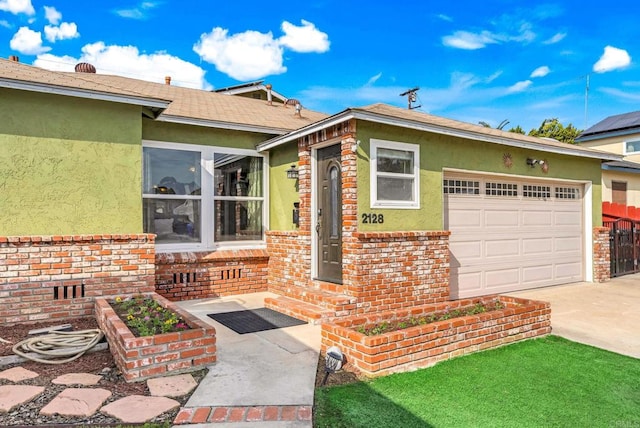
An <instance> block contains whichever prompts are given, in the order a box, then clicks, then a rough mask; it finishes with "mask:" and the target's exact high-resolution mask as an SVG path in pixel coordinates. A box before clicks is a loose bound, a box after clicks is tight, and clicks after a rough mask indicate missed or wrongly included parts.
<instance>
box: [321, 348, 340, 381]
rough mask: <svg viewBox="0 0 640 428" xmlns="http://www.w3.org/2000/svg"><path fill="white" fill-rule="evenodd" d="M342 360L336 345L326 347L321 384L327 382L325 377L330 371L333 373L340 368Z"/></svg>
mask: <svg viewBox="0 0 640 428" xmlns="http://www.w3.org/2000/svg"><path fill="white" fill-rule="evenodd" d="M343 361H344V355H342V351H340V349H339V348H338V347H337V346H332V347H331V348H329V349H327V354H326V356H325V358H324V372H325V373H324V379H322V385H324V384H325V383H327V378H328V377H329V375H330V374H331V373H335V372H337V371H338V370H340V369H341V368H342V363H343Z"/></svg>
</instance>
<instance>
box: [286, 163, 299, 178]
mask: <svg viewBox="0 0 640 428" xmlns="http://www.w3.org/2000/svg"><path fill="white" fill-rule="evenodd" d="M298 177H299V171H298V170H297V169H296V166H295V164H294V165H291V168H289V169H288V170H287V178H290V179H292V180H297V179H298Z"/></svg>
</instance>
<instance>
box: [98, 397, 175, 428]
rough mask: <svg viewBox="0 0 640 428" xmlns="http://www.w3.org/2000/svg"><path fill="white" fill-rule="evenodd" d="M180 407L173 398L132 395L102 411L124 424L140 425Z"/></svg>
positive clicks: (105, 407)
mask: <svg viewBox="0 0 640 428" xmlns="http://www.w3.org/2000/svg"><path fill="white" fill-rule="evenodd" d="M178 407H180V403H178V402H177V401H176V400H172V399H171V398H167V397H145V396H143V395H130V396H128V397H124V398H121V399H119V400H116V401H114V402H113V403H109V404H107V405H106V406H104V407H103V408H102V409H100V411H101V412H102V413H106V414H107V415H109V416H113V417H114V418H118V419H120V420H121V421H122V422H125V423H130V424H138V423H144V422H148V421H150V420H151V419H153V418H155V417H158V416H160V415H161V414H163V413H164V412H168V411H170V410H173V409H177V408H178Z"/></svg>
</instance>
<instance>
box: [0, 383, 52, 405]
mask: <svg viewBox="0 0 640 428" xmlns="http://www.w3.org/2000/svg"><path fill="white" fill-rule="evenodd" d="M43 392H44V386H32V385H2V386H0V412H8V411H10V410H11V409H13V408H14V407H16V406H19V405H20V404H22V403H26V402H27V401H31V400H33V399H34V398H36V397H37V396H38V395H40V394H42V393H43Z"/></svg>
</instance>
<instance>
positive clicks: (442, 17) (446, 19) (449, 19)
mask: <svg viewBox="0 0 640 428" xmlns="http://www.w3.org/2000/svg"><path fill="white" fill-rule="evenodd" d="M436 16H437V17H438V18H440V19H442V20H443V21H447V22H453V18H452V17H450V16H449V15H445V14H444V13H440V14H438V15H436Z"/></svg>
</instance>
